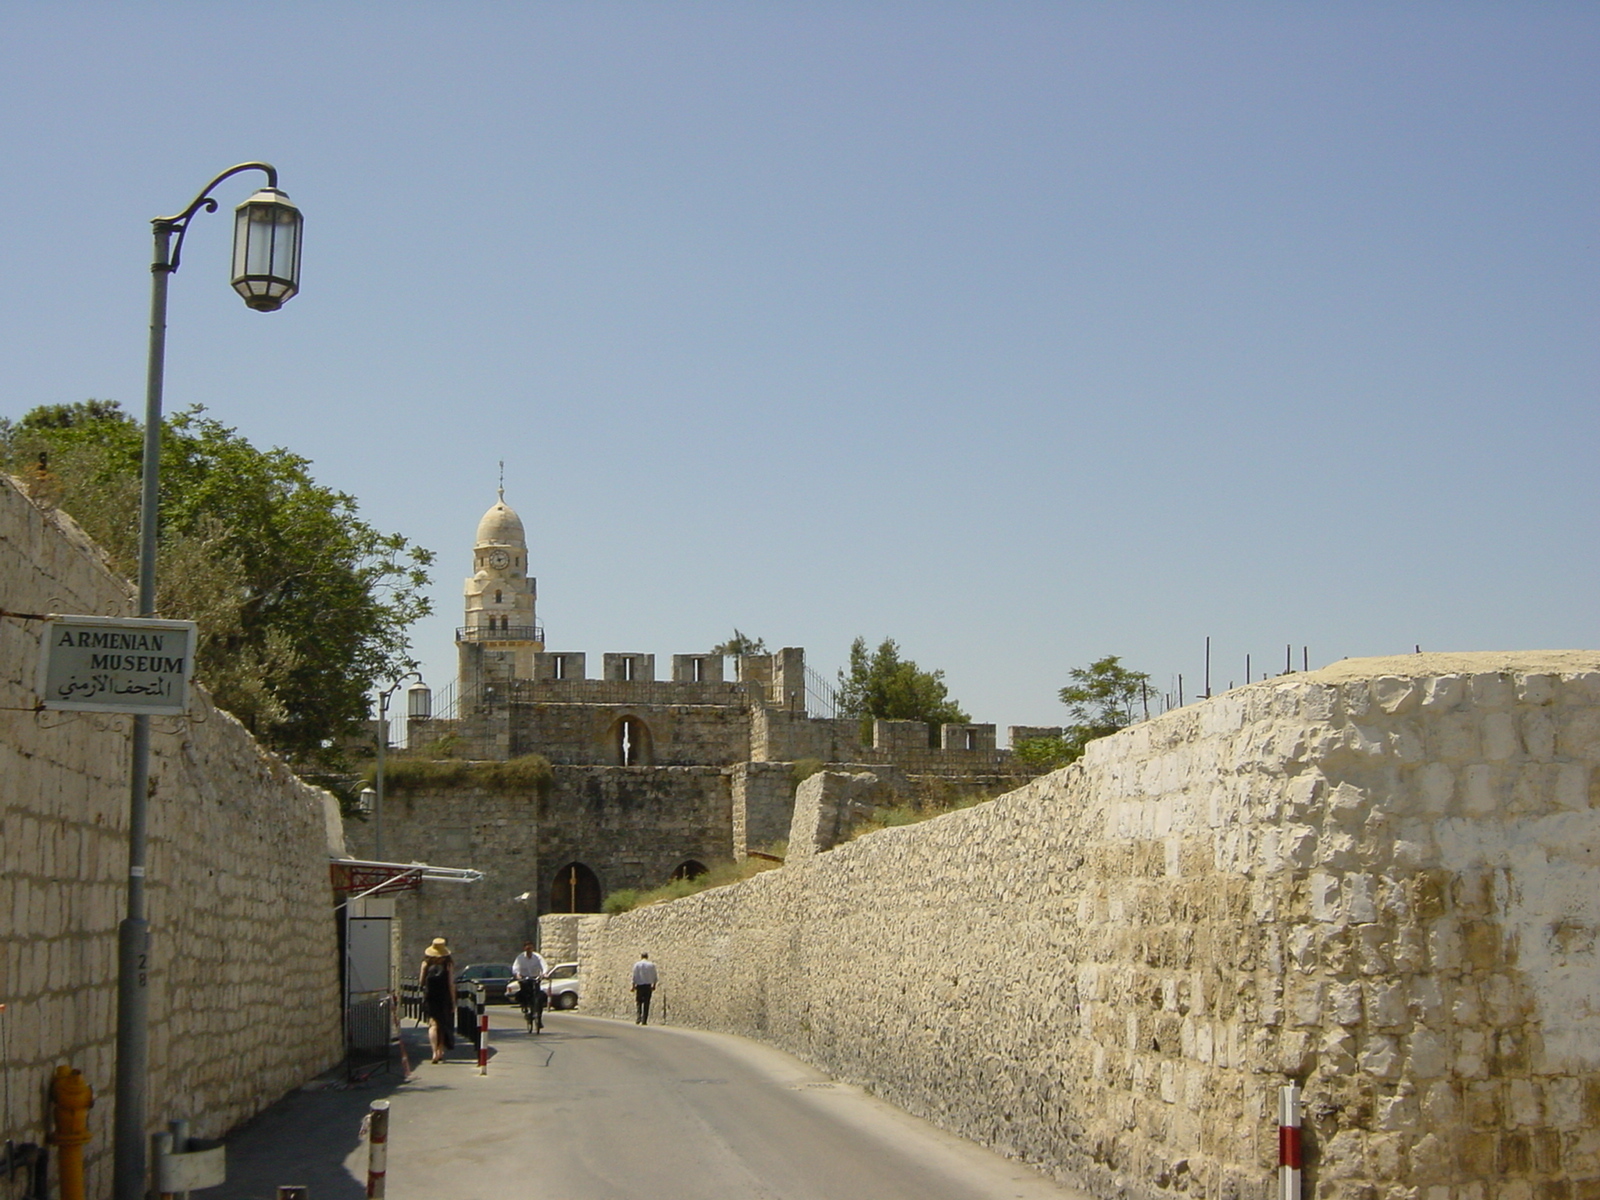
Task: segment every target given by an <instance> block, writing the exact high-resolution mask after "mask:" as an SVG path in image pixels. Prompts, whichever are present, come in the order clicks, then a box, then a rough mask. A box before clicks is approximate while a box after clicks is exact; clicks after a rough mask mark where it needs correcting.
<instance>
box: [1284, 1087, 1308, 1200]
mask: <svg viewBox="0 0 1600 1200" xmlns="http://www.w3.org/2000/svg"><path fill="white" fill-rule="evenodd" d="M1302 1161H1303V1156H1302V1155H1301V1152H1300V1087H1299V1085H1298V1084H1293V1083H1286V1084H1284V1085H1283V1086H1282V1087H1280V1088H1279V1089H1278V1200H1300V1171H1301V1163H1302Z"/></svg>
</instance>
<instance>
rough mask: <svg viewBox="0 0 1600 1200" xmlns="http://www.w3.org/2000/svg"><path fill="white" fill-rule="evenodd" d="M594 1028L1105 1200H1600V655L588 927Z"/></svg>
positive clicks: (1096, 759) (1155, 754) (1243, 693)
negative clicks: (1301, 1172)
mask: <svg viewBox="0 0 1600 1200" xmlns="http://www.w3.org/2000/svg"><path fill="white" fill-rule="evenodd" d="M568 924H569V925H572V924H576V928H575V929H563V930H561V931H557V930H555V929H553V928H552V929H551V931H550V932H551V934H552V935H553V936H558V937H572V936H574V935H575V936H576V940H577V943H578V953H579V959H580V961H581V962H582V964H583V977H584V984H585V995H584V1001H583V1005H584V1009H585V1010H586V1011H589V1012H591V1013H600V1014H610V1015H615V1016H619V1017H625V1016H628V1015H629V1014H631V1011H632V1009H631V998H630V996H629V994H628V989H627V982H628V968H629V966H630V964H631V963H632V961H633V959H634V958H635V957H636V956H637V954H638V953H639V952H640V951H641V950H647V951H649V953H650V954H651V957H652V958H653V959H655V960H656V961H657V962H658V964H659V965H660V970H661V978H662V987H661V1000H662V1002H663V1006H664V1008H665V1011H666V1014H667V1019H668V1020H670V1021H671V1022H673V1023H685V1024H692V1025H698V1026H702V1027H706V1028H716V1029H724V1030H730V1031H733V1032H737V1033H742V1034H746V1035H749V1036H754V1037H759V1038H763V1039H766V1040H769V1041H771V1042H773V1043H775V1044H777V1045H779V1046H781V1047H783V1048H785V1049H787V1050H790V1051H792V1052H794V1053H796V1054H798V1055H800V1056H801V1057H802V1058H805V1059H808V1060H810V1061H812V1062H815V1063H817V1064H818V1065H820V1066H822V1067H823V1068H824V1069H826V1070H829V1071H830V1072H833V1073H835V1074H838V1075H840V1076H842V1077H844V1078H847V1079H850V1080H854V1081H858V1082H861V1083H863V1084H865V1085H866V1086H868V1087H870V1088H871V1089H872V1090H874V1091H875V1092H877V1093H878V1094H880V1095H882V1096H884V1097H885V1098H887V1099H889V1100H891V1101H893V1102H894V1103H897V1104H899V1105H902V1106H903V1107H905V1108H907V1109H909V1110H911V1111H913V1112H916V1113H919V1114H922V1115H924V1116H927V1117H929V1118H931V1119H933V1120H935V1121H937V1122H938V1123H939V1124H941V1125H943V1126H945V1127H946V1128H949V1129H951V1130H953V1131H955V1132H957V1133H960V1134H963V1135H965V1136H967V1137H971V1138H973V1139H975V1140H977V1141H979V1142H982V1143H984V1144H986V1145H989V1146H991V1147H994V1148H995V1149H998V1150H1000V1151H1002V1152H1004V1153H1007V1154H1010V1155H1014V1156H1017V1157H1019V1158H1022V1159H1024V1160H1026V1161H1028V1162H1031V1163H1033V1164H1035V1165H1037V1166H1040V1167H1041V1168H1043V1169H1044V1170H1046V1171H1048V1172H1051V1173H1053V1174H1055V1175H1057V1176H1058V1177H1060V1178H1063V1179H1065V1180H1069V1181H1072V1182H1076V1183H1078V1184H1080V1185H1082V1186H1084V1187H1087V1188H1088V1189H1090V1190H1092V1191H1094V1192H1095V1193H1097V1194H1099V1195H1103V1196H1107V1197H1111V1196H1129V1197H1156V1196H1162V1197H1172V1196H1178V1195H1183V1196H1185V1197H1196V1198H1198V1197H1218V1198H1226V1200H1235V1198H1259V1200H1266V1198H1267V1197H1269V1196H1272V1195H1274V1194H1275V1193H1274V1168H1275V1164H1276V1161H1277V1129H1276V1112H1275V1109H1274V1106H1273V1105H1274V1099H1275V1095H1276V1090H1277V1088H1278V1087H1279V1085H1280V1084H1282V1083H1284V1082H1286V1081H1289V1080H1298V1081H1301V1082H1303V1083H1304V1085H1305V1095H1304V1101H1305V1109H1306V1127H1307V1128H1306V1143H1307V1154H1308V1163H1307V1184H1306V1192H1305V1194H1306V1195H1307V1196H1317V1197H1326V1198H1328V1200H1495V1198H1497V1197H1505V1198H1507V1200H1510V1198H1513V1197H1515V1198H1517V1200H1523V1198H1535V1197H1550V1198H1553V1200H1578V1198H1580V1197H1590V1196H1596V1195H1600V1002H1597V1000H1596V997H1597V996H1600V959H1597V957H1596V945H1595V940H1596V933H1597V931H1600V654H1595V653H1577V652H1550V653H1527V654H1469V655H1414V656H1407V657H1405V658H1396V659H1373V660H1356V661H1347V662H1343V663H1339V664H1335V665H1334V666H1333V667H1331V668H1328V669H1325V670H1322V671H1317V672H1312V673H1309V674H1301V675H1293V676H1286V677H1282V678H1279V679H1275V680H1271V681H1268V682H1264V683H1260V684H1256V685H1253V686H1250V687H1247V688H1241V689H1237V690H1235V691H1233V692H1230V693H1227V694H1225V695H1223V696H1220V697H1217V698H1215V699H1213V700H1210V701H1207V702H1205V703H1201V704H1195V705H1192V706H1189V707H1187V708H1184V709H1181V710H1179V711H1176V712H1173V713H1169V714H1167V715H1165V716H1162V717H1159V718H1156V719H1154V720H1151V721H1149V722H1146V723H1144V724H1141V725H1138V726H1136V727H1134V728H1132V729H1129V730H1127V731H1124V732H1123V733H1121V734H1118V735H1116V736H1113V737H1111V738H1107V739H1104V740H1102V741H1099V742H1096V743H1094V744H1093V745H1091V747H1090V748H1089V752H1088V754H1087V755H1086V756H1085V758H1084V760H1083V761H1082V762H1081V763H1079V764H1077V765H1075V766H1073V767H1071V768H1068V769H1067V770H1064V771H1060V772H1057V773H1055V774H1054V775H1051V776H1047V777H1045V778H1043V779H1039V780H1036V781H1034V782H1032V783H1030V784H1028V785H1026V786H1024V787H1022V788H1020V789H1018V790H1017V791H1015V792H1012V793H1010V794H1009V795H1006V796H1004V797H1001V798H1000V799H998V800H995V801H993V802H991V803H987V804H982V805H979V806H977V807H975V808H971V809H966V810H963V811H961V812H957V813H954V814H951V815H948V816H945V817H941V818H938V819H936V820H933V821H929V822H927V823H925V824H922V825H918V826H911V827H902V828H896V829H888V830H884V831H881V832H877V833H873V834H869V835H867V836H865V837H862V838H860V839H858V840H856V841H854V842H850V843H848V844H845V845H843V846H840V847H838V848H836V849H833V850H830V851H827V852H824V853H820V854H816V855H814V856H811V857H809V858H806V859H804V860H803V861H798V862H791V863H790V864H788V865H786V866H784V867H783V868H781V869H779V870H774V871H770V872H767V873H765V874H763V875H760V876H757V877H756V878H754V879H752V880H749V881H748V882H745V883H742V884H737V885H734V886H731V887H726V888H719V889H716V890H713V891H710V892H706V893H702V894H701V895H698V896H694V897H690V898H688V899H684V900H679V901H674V902H672V903H669V904H661V905H656V906H653V907H650V908H646V909H642V910H637V911H635V912H632V913H629V914H626V915H624V916H620V917H612V918H601V917H592V918H586V919H584V920H582V921H581V922H576V923H573V922H568Z"/></svg>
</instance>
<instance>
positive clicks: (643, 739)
mask: <svg viewBox="0 0 1600 1200" xmlns="http://www.w3.org/2000/svg"><path fill="white" fill-rule="evenodd" d="M616 738H617V741H616V751H617V763H618V765H620V766H624V767H647V766H649V765H650V761H651V759H652V757H653V755H652V753H651V746H650V728H649V726H647V725H646V724H645V723H644V722H643V721H641V720H639V718H638V717H623V718H622V720H620V721H618V722H617V726H616Z"/></svg>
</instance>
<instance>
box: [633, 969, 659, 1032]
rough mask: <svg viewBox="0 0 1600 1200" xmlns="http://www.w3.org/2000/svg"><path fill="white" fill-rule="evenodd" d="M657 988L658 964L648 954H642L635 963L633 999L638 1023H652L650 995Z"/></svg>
mask: <svg viewBox="0 0 1600 1200" xmlns="http://www.w3.org/2000/svg"><path fill="white" fill-rule="evenodd" d="M655 990H656V965H655V963H653V962H651V961H650V956H649V955H648V954H641V955H640V956H639V961H638V962H636V963H634V964H633V1000H634V1004H635V1006H636V1008H637V1010H638V1011H637V1013H636V1014H635V1016H634V1023H635V1024H636V1025H648V1024H650V995H651V993H652V992H654V991H655Z"/></svg>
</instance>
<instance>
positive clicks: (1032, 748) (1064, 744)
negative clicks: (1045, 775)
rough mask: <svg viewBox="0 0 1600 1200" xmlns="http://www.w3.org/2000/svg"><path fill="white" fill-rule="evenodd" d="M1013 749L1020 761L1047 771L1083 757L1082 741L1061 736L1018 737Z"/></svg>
mask: <svg viewBox="0 0 1600 1200" xmlns="http://www.w3.org/2000/svg"><path fill="white" fill-rule="evenodd" d="M1011 750H1012V753H1014V754H1015V755H1016V757H1017V761H1018V762H1022V763H1026V764H1027V765H1028V766H1030V767H1039V768H1041V769H1043V770H1046V771H1054V770H1056V769H1057V768H1060V767H1064V766H1066V765H1067V764H1068V763H1075V762H1077V761H1078V760H1079V759H1080V758H1082V757H1083V743H1082V742H1081V741H1078V742H1068V741H1067V739H1066V738H1059V737H1041V738H1018V739H1017V744H1016V745H1015V746H1013V747H1011Z"/></svg>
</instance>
